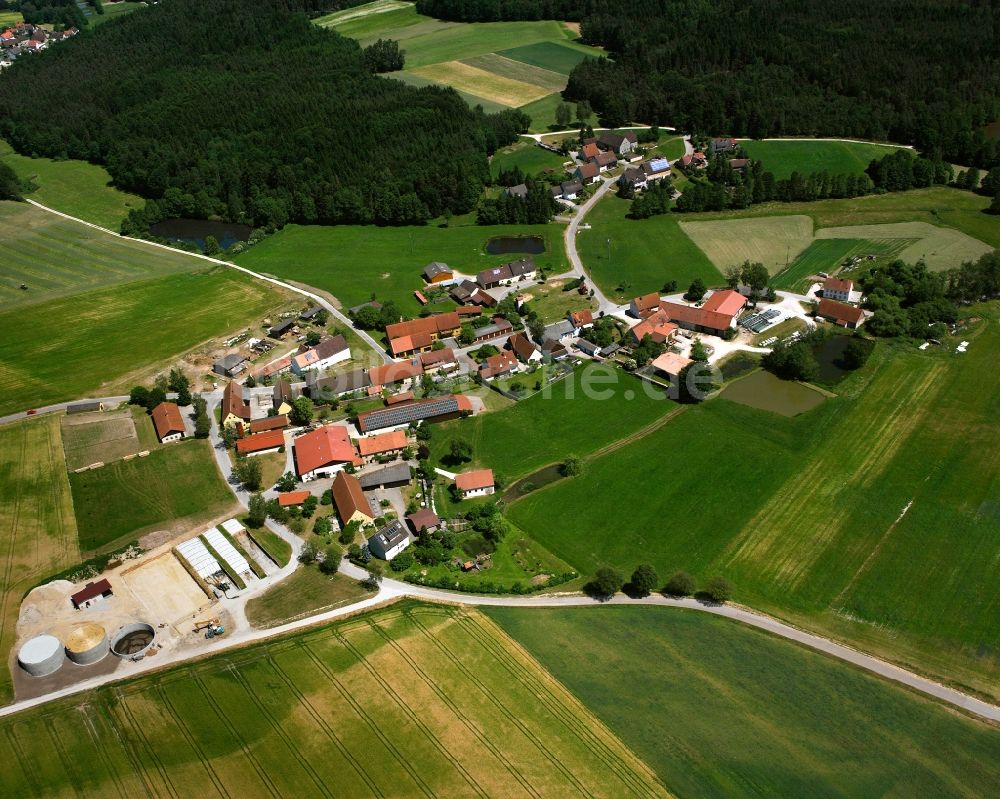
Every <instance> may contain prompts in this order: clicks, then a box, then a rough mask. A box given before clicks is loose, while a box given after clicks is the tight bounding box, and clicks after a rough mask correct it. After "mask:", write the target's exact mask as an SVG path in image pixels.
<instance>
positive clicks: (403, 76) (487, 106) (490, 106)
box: [383, 70, 555, 114]
mask: <svg viewBox="0 0 1000 799" xmlns="http://www.w3.org/2000/svg"><path fill="white" fill-rule="evenodd" d="M383 77H386V78H392V79H393V80H400V81H402V82H403V83H406V84H408V85H410V86H416V87H417V88H420V87H421V86H439V85H440V84H439V83H438V82H437V81H434V80H431V79H430V78H424V77H422V76H420V75H418V74H417V73H416V72H406V71H405V70H403V71H400V72H387V73H386V74H385V75H384V76H383ZM452 88H455V87H452ZM455 91H456V92H458V95H459V97H461V98H462V99H463V100H465V102H466V103H468V105H469V107H470V108H475V107H476V106H477V105H481V106H482V107H483V110H484V111H485V112H486V113H488V114H493V113H496V112H497V111H503V110H504V109H505V108H507V106H505V105H501V104H500V103H497V102H494V101H493V100H487V99H486V98H485V97H476V96H475V95H473V94H469V93H468V92H463V91H459V90H458V89H457V88H455ZM552 113H553V114H554V113H555V111H554V110H553V112H552Z"/></svg>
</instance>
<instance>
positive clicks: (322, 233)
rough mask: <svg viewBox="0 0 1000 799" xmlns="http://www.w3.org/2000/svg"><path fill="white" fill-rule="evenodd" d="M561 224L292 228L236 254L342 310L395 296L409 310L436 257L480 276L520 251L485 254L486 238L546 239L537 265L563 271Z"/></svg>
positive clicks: (415, 305) (250, 265)
mask: <svg viewBox="0 0 1000 799" xmlns="http://www.w3.org/2000/svg"><path fill="white" fill-rule="evenodd" d="M562 232H563V229H562V227H561V226H559V225H523V226H518V227H510V226H503V225H498V226H490V227H480V226H478V225H475V224H464V223H463V224H458V223H457V222H455V220H453V221H452V224H451V225H450V226H449V227H438V226H436V225H427V226H424V227H376V226H374V225H337V226H335V227H319V226H302V225H288V226H287V227H285V228H284V229H282V230H281V231H279V232H278V233H275V234H274V235H273V236H270V237H268V238H267V239H266V240H264V241H263V242H261V243H260V244H257V245H256V246H254V247H251V248H250V249H249V250H247V251H246V252H245V253H244V254H242V255H240V256H239V257H237V258H236V262H237V263H238V264H239V265H240V266H245V267H248V268H250V269H253V270H255V271H258V272H266V273H268V274H271V275H275V276H276V277H281V278H288V279H290V280H297V281H301V282H302V283H306V284H308V285H310V286H315V287H317V288H320V289H322V290H323V291H328V292H330V293H331V294H333V295H334V296H335V297H336V298H337V299H338V300H339V301H340V302H341V303H342V304H343V305H344V307H352V306H354V305H359V304H361V303H363V302H368V300H370V299H371V297H372V295H373V294H374V295H375V297H376V298H377V299H379V300H382V301H386V300H393V301H394V302H395V303H397V305H398V306H399V307H400V309H402V310H403V311H404V312H405V313H411V314H412V313H416V312H417V311H418V310H419V308H420V305H419V304H418V303H417V300H416V298H415V297H414V296H413V292H414V291H415V290H423V289H425V287H426V284H425V283H424V281H423V278H422V277H421V271H422V270H423V268H424V267H425V266H426V265H427V264H429V263H430V262H431V261H444V262H445V263H447V264H448V265H449V266H451V267H452V268H453V269H457V270H458V271H460V272H462V273H464V274H470V275H475V274H476V273H477V272H479V271H481V270H483V269H486V268H487V267H490V266H495V265H497V264H500V263H504V262H505V261H510V260H511V259H513V258H517V257H518V256H517V255H487V254H486V252H485V249H484V247H485V246H486V242H487V240H488V239H489V238H491V237H493V236H504V235H507V236H509V235H515V234H516V235H536V236H542V237H543V238H544V239H545V243H546V250H545V252H544V253H542V254H539V255H534V256H532V257H533V258H534V260H535V263H537V264H538V265H539V266H540V267H542V268H543V269H546V270H550V271H554V272H556V273H559V272H564V271H566V269H567V268H568V267H567V261H566V256H565V254H564V253H563V244H562Z"/></svg>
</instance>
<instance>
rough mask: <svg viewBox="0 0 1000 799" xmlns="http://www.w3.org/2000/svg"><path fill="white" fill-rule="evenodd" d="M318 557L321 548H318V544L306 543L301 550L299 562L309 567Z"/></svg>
mask: <svg viewBox="0 0 1000 799" xmlns="http://www.w3.org/2000/svg"><path fill="white" fill-rule="evenodd" d="M318 555H319V547H317V546H316V542H315V541H306V542H305V543H304V544H303V545H302V549H300V550H299V562H300V563H305V564H307V565H308V564H310V563H312V562H313V561H315V560H316V558H317V556H318Z"/></svg>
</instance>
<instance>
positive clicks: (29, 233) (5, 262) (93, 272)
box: [0, 187, 205, 309]
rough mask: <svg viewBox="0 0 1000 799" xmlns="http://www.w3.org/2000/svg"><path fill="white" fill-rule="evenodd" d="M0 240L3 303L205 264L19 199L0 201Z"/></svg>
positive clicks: (36, 299) (0, 298)
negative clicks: (11, 201) (0, 241)
mask: <svg viewBox="0 0 1000 799" xmlns="http://www.w3.org/2000/svg"><path fill="white" fill-rule="evenodd" d="M81 191H83V189H82V187H81ZM0 240H3V242H4V255H3V259H2V260H0V302H2V304H3V306H4V308H5V309H7V308H10V307H12V306H17V305H29V304H31V303H37V302H40V301H43V300H50V299H52V298H54V297H64V296H66V295H68V294H73V293H76V292H80V291H87V290H89V289H96V288H101V287H102V286H109V285H113V284H115V283H127V282H129V281H133V280H144V279H147V278H152V277H162V276H165V275H171V274H176V273H178V272H190V271H192V270H195V269H204V268H205V263H204V262H203V261H199V260H197V259H195V258H190V257H188V256H185V255H180V254H178V253H173V252H170V251H168V250H161V249H157V248H155V247H149V246H147V245H144V244H139V243H137V242H134V241H130V240H129V239H124V238H119V237H115V236H109V235H108V234H106V233H101V232H100V231H96V230H93V229H92V228H88V227H87V226H85V225H81V224H79V223H77V222H71V221H70V220H68V219H62V218H61V217H58V216H56V215H55V214H50V213H47V212H45V211H42V210H39V209H38V208H34V207H32V206H30V205H27V204H24V203H10V202H0ZM22 283H23V284H24V285H26V286H27V287H28V289H27V290H26V291H25V290H23V289H21V288H20V285H21V284H22Z"/></svg>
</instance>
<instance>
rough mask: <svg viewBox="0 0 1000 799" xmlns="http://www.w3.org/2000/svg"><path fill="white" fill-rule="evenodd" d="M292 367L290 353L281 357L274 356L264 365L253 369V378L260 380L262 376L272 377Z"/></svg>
mask: <svg viewBox="0 0 1000 799" xmlns="http://www.w3.org/2000/svg"><path fill="white" fill-rule="evenodd" d="M291 368H292V358H291V356H290V355H285V356H283V357H281V358H276V359H275V360H273V361H271V362H270V363H268V364H265V365H264V366H261V367H259V368H257V369H254V370H253V372H252V374H253V378H254V380H256V381H257V382H260V381H261V380H263V379H264V378H267V377H274V376H275V375H277V374H281V373H282V372H287V371H288V370H289V369H291Z"/></svg>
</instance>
